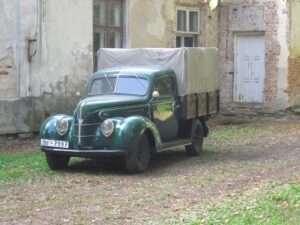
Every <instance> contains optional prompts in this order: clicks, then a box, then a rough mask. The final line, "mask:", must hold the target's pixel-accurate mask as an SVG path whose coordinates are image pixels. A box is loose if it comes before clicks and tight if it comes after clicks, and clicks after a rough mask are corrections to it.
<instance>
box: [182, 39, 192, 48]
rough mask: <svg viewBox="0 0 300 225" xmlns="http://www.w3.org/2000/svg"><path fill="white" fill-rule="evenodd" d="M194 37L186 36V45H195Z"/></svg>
mask: <svg viewBox="0 0 300 225" xmlns="http://www.w3.org/2000/svg"><path fill="white" fill-rule="evenodd" d="M193 46H194V38H193V37H184V47H193Z"/></svg>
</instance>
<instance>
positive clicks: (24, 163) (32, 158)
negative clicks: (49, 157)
mask: <svg viewBox="0 0 300 225" xmlns="http://www.w3.org/2000/svg"><path fill="white" fill-rule="evenodd" d="M46 172H47V173H49V169H48V166H47V163H46V161H45V156H44V154H43V153H42V152H34V153H26V152H22V153H5V154H0V182H1V181H8V180H21V179H26V178H33V177H35V176H37V175H39V174H41V173H46Z"/></svg>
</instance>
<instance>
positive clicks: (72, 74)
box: [0, 0, 93, 134]
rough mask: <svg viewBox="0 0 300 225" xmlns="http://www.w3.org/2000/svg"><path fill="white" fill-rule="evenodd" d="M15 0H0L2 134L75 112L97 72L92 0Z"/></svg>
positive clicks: (34, 128)
mask: <svg viewBox="0 0 300 225" xmlns="http://www.w3.org/2000/svg"><path fill="white" fill-rule="evenodd" d="M17 2H18V1H0V15H1V20H0V27H1V29H2V30H3V31H4V32H2V33H1V35H0V86H1V89H0V134H8V133H23V132H32V131H38V130H39V127H40V123H41V121H42V120H43V119H44V118H45V116H48V115H50V114H54V113H68V114H71V113H72V112H73V109H74V107H75V105H76V103H77V99H76V98H75V92H76V91H81V93H83V92H84V89H85V86H86V83H87V80H88V78H89V76H90V75H91V74H92V72H93V71H92V68H93V66H92V62H93V60H92V44H93V39H92V38H93V30H92V29H93V24H92V21H93V20H92V12H93V4H92V0H87V1H81V0H64V1H59V0H51V1H47V0H40V1H36V0H26V1H21V0H20V1H19V2H20V5H19V10H18V5H17ZM2 17H3V19H2ZM18 18H20V20H19V21H18ZM18 34H19V35H18Z"/></svg>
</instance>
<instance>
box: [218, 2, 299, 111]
mask: <svg viewBox="0 0 300 225" xmlns="http://www.w3.org/2000/svg"><path fill="white" fill-rule="evenodd" d="M299 5H300V1H298V0H290V1H288V2H287V4H284V3H283V1H281V0H260V1H252V0H246V1H237V0H227V1H224V2H223V3H222V4H221V7H220V18H222V19H220V29H219V31H220V39H219V40H220V43H219V50H220V77H221V103H222V109H223V111H224V112H233V111H242V112H256V111H257V112H274V111H277V110H282V109H286V108H293V107H295V106H297V105H299V104H300V102H299V94H300V89H299V80H300V74H299V69H300V65H299V51H298V50H297V49H299V41H300V36H299V21H300V19H299V17H298V18H297V15H299V12H300V11H299Z"/></svg>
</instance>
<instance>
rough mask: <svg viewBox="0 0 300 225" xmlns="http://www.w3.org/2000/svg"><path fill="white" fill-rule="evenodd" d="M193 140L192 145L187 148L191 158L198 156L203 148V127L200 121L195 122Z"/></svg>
mask: <svg viewBox="0 0 300 225" xmlns="http://www.w3.org/2000/svg"><path fill="white" fill-rule="evenodd" d="M191 139H192V144H191V145H187V146H186V147H185V149H186V152H187V154H188V155H190V156H197V155H199V154H200V153H201V152H202V148H203V127H202V124H201V122H200V121H199V120H195V121H194V124H193V128H192V136H191Z"/></svg>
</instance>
